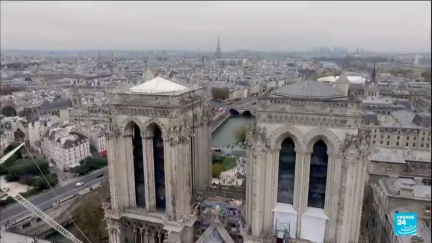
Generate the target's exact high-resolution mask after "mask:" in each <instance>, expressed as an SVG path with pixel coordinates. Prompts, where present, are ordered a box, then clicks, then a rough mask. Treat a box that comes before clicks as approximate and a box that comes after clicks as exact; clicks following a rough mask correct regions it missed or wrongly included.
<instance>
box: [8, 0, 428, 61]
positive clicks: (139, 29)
mask: <svg viewBox="0 0 432 243" xmlns="http://www.w3.org/2000/svg"><path fill="white" fill-rule="evenodd" d="M1 6H2V10H1V13H2V17H1V20H2V21H1V22H2V23H1V27H2V28H1V36H2V37H1V41H2V49H35V50H37V49H44V50H100V49H104V50H186V51H203V52H212V51H215V49H216V45H217V43H216V40H217V36H220V38H221V41H222V45H221V49H222V51H223V52H229V51H235V50H253V51H268V52H272V51H303V50H306V49H311V48H314V47H315V46H329V47H333V46H344V47H347V48H349V49H350V50H355V49H356V48H357V47H359V48H364V49H366V50H371V51H377V52H401V53H404V52H405V53H406V52H427V51H430V28H431V27H430V19H431V11H430V2H415V3H411V2H397V3H391V5H388V2H364V3H343V2H326V3H321V2H285V3H284V2H270V3H262V2H251V3H247V5H245V3H241V2H194V3H191V2H181V3H174V2H162V3H155V2H125V3H124V2H122V3H121V5H119V3H117V2H50V3H46V2H1ZM354 9H355V10H356V11H354ZM119 10H120V11H119ZM77 16H79V18H77ZM346 20H349V24H346V22H347V21H346ZM148 23H150V24H148ZM293 23H294V24H293ZM281 26H282V27H281ZM317 35H319V36H317ZM173 40H175V41H173Z"/></svg>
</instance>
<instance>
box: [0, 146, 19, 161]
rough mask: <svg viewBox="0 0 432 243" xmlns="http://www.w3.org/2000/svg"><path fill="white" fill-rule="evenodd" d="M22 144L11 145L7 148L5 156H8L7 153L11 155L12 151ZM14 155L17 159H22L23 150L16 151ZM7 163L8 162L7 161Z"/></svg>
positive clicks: (4, 152)
mask: <svg viewBox="0 0 432 243" xmlns="http://www.w3.org/2000/svg"><path fill="white" fill-rule="evenodd" d="M19 145H20V144H19V143H12V144H9V146H7V147H6V148H5V150H4V151H3V154H7V153H9V152H10V151H12V150H14V149H15V148H16V147H18V146H19ZM14 155H16V158H17V159H21V158H22V153H21V149H19V150H18V151H16V152H15V153H14ZM8 160H9V159H8ZM6 161H7V160H6Z"/></svg>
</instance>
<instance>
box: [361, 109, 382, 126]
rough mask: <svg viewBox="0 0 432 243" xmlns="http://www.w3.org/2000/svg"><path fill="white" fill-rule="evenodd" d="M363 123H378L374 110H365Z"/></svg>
mask: <svg viewBox="0 0 432 243" xmlns="http://www.w3.org/2000/svg"><path fill="white" fill-rule="evenodd" d="M364 121H365V124H371V123H372V124H375V125H378V123H379V122H378V115H377V114H375V113H374V112H366V114H365V115H364Z"/></svg>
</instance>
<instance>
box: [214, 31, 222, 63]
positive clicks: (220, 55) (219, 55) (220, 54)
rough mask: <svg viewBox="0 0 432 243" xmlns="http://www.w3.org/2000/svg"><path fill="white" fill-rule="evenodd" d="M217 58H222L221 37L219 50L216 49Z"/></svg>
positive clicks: (218, 45)
mask: <svg viewBox="0 0 432 243" xmlns="http://www.w3.org/2000/svg"><path fill="white" fill-rule="evenodd" d="M215 56H216V58H218V59H219V58H222V51H221V48H220V41H219V36H218V44H217V48H216V53H215Z"/></svg>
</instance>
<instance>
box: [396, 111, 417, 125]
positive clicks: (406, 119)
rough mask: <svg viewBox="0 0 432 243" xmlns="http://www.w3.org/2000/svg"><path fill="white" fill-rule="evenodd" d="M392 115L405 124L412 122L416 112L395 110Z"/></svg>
mask: <svg viewBox="0 0 432 243" xmlns="http://www.w3.org/2000/svg"><path fill="white" fill-rule="evenodd" d="M391 115H392V116H393V117H394V118H395V119H396V121H397V122H399V123H400V124H403V125H408V124H411V122H412V121H413V119H414V117H415V113H413V112H410V111H393V112H391Z"/></svg>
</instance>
